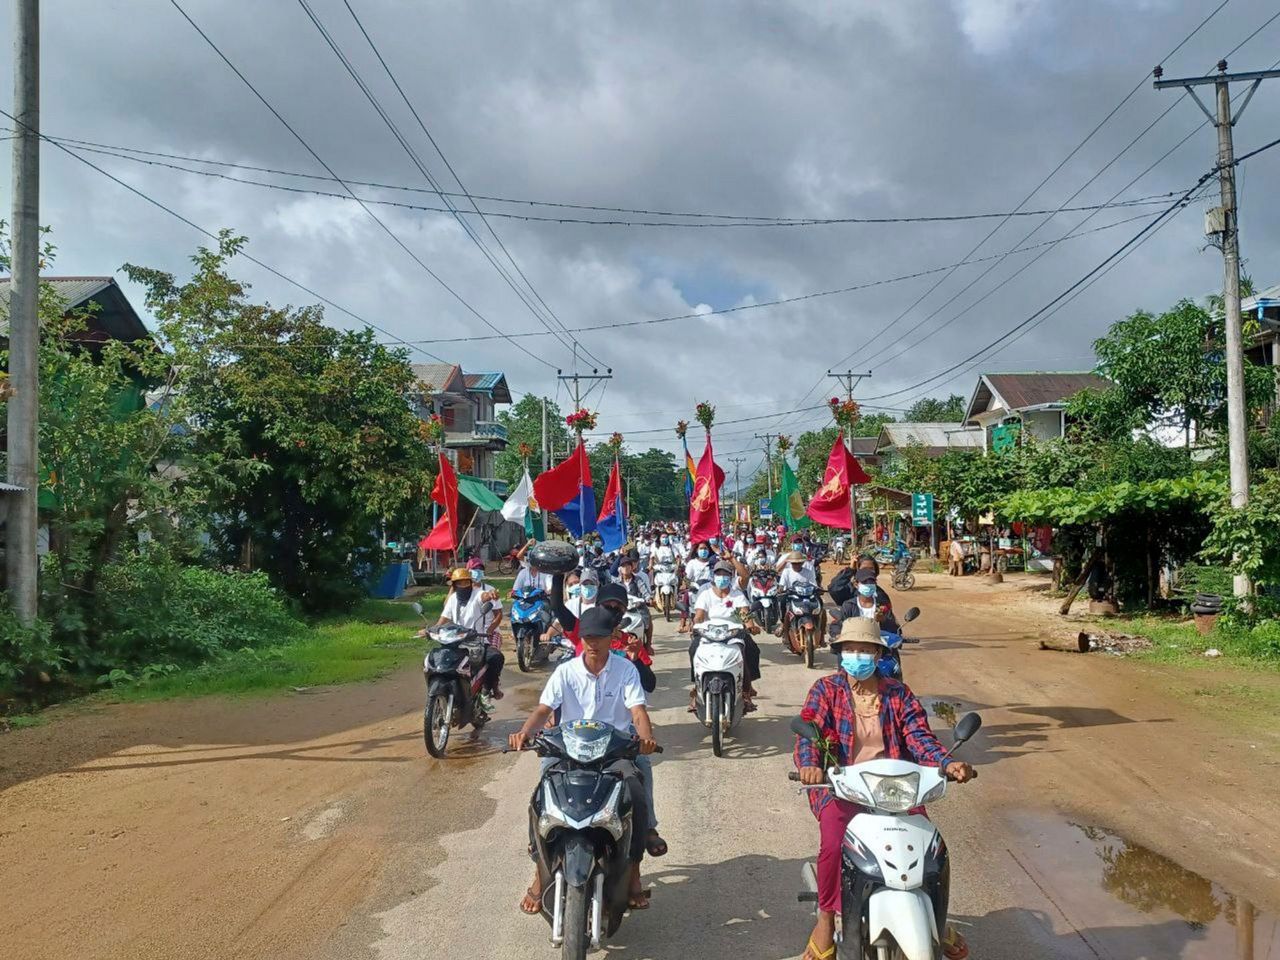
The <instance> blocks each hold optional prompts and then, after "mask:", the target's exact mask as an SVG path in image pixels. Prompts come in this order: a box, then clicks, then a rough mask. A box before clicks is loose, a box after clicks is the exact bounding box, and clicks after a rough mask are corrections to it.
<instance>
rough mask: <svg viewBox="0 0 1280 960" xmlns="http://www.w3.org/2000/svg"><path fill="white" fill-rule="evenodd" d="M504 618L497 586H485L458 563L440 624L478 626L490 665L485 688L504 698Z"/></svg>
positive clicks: (468, 628) (476, 627) (450, 582)
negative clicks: (500, 685)
mask: <svg viewBox="0 0 1280 960" xmlns="http://www.w3.org/2000/svg"><path fill="white" fill-rule="evenodd" d="M501 622H502V601H501V600H499V599H498V592H497V591H496V590H485V589H484V585H483V584H478V583H476V581H475V580H473V579H472V573H471V571H470V570H468V569H467V568H466V567H458V569H456V570H454V571H453V572H452V573H450V574H449V596H448V597H447V598H446V599H445V602H444V609H443V610H442V611H440V619H439V620H438V621H436V625H437V626H440V625H442V624H446V623H453V624H456V625H457V626H459V627H462V628H463V629H464V630H474V631H475V632H476V633H478V634H480V636H482V637H484V638H485V641H486V648H485V663H486V665H487V666H488V668H489V669H488V671H487V672H486V673H485V689H486V690H488V692H489V695H490V696H491V697H493V699H495V700H501V699H502V691H501V690H500V689H499V688H498V681H499V679H500V678H501V677H502V666H503V664H504V663H505V662H506V657H504V656H503V655H502V649H501V648H502V635H501V634H499V633H498V624H500V623H501Z"/></svg>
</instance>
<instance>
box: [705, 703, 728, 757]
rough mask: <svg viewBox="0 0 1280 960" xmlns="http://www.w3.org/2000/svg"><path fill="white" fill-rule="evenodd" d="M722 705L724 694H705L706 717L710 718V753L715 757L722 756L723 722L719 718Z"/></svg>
mask: <svg viewBox="0 0 1280 960" xmlns="http://www.w3.org/2000/svg"><path fill="white" fill-rule="evenodd" d="M723 705H724V694H722V693H718V692H713V693H708V694H707V716H708V717H710V718H711V752H712V753H714V754H715V755H716V756H717V757H723V756H724V721H723V718H722V717H721V711H722V708H723Z"/></svg>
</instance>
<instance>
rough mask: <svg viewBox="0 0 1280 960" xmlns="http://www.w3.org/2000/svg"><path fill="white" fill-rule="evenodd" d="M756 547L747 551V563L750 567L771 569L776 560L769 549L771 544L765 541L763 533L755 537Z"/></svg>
mask: <svg viewBox="0 0 1280 960" xmlns="http://www.w3.org/2000/svg"><path fill="white" fill-rule="evenodd" d="M755 541H756V542H755V546H753V547H752V548H751V549H750V550H749V551H747V557H746V563H747V566H748V567H752V568H754V567H771V566H773V562H774V560H775V559H776V558H775V557H774V555H773V551H772V550H770V549H769V542H768V540H766V539H765V536H764V534H763V533H757V534H756V537H755Z"/></svg>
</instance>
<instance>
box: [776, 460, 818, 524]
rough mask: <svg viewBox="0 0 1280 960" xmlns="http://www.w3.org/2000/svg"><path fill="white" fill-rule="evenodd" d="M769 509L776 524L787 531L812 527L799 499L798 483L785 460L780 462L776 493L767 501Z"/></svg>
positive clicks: (802, 502)
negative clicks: (780, 471) (780, 469)
mask: <svg viewBox="0 0 1280 960" xmlns="http://www.w3.org/2000/svg"><path fill="white" fill-rule="evenodd" d="M769 508H770V509H771V510H772V511H773V515H774V517H775V518H776V519H777V520H778V522H779V523H781V524H782V525H783V526H785V527H786V528H787V529H788V530H799V529H801V528H802V527H808V526H812V523H811V522H810V520H809V518H808V517H807V516H805V513H804V501H803V500H802V499H801V497H800V482H799V481H798V480H796V475H795V473H794V472H792V470H791V464H789V463H787V461H786V459H785V458H784V459H783V461H782V482H781V483H780V484H779V485H778V492H777V493H775V494H774V495H773V499H772V500H770V501H769Z"/></svg>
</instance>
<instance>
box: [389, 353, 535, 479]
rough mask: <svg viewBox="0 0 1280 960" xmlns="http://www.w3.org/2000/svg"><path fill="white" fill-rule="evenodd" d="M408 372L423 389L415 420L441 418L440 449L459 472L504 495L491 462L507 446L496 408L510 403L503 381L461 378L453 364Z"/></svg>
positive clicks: (497, 376) (499, 377)
mask: <svg viewBox="0 0 1280 960" xmlns="http://www.w3.org/2000/svg"><path fill="white" fill-rule="evenodd" d="M413 372H414V373H415V374H417V376H418V380H419V381H420V382H421V383H422V384H423V391H422V393H421V394H420V395H419V397H418V415H419V416H421V417H424V418H425V417H429V416H431V415H432V414H439V415H440V419H441V420H443V421H444V445H445V449H446V451H448V456H449V459H450V460H452V461H453V464H454V466H455V467H456V468H457V470H458V472H459V473H463V474H466V475H468V476H471V477H475V478H476V479H477V480H479V481H481V482H482V483H483V484H484V485H485V486H486V487H488V488H489V489H490V490H492V491H493V492H494V493H495V494H497V495H498V496H500V497H502V496H506V493H507V485H506V484H505V483H504V482H503V481H501V480H499V479H498V478H497V476H496V474H495V467H496V462H495V461H496V458H497V456H498V454H499V453H501V452H502V451H503V450H505V449H506V447H507V428H506V427H504V426H503V425H502V424H500V423H499V422H498V413H497V405H498V404H500V403H503V404H508V403H510V402H511V390H510V389H509V388H508V387H507V378H506V376H505V375H504V374H501V373H463V371H462V368H461V367H460V366H458V365H457V364H456V363H455V364H448V363H415V364H414V365H413Z"/></svg>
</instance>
